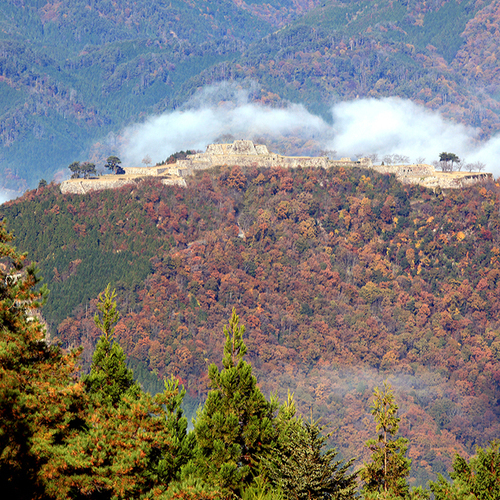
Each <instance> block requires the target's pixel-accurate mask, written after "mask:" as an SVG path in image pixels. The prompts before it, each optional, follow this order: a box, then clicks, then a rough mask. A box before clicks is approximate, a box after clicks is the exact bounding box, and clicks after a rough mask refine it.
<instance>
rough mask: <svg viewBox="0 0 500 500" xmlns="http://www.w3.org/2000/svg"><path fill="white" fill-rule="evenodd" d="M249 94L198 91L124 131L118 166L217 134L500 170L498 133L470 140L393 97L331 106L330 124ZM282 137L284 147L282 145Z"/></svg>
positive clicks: (468, 133)
mask: <svg viewBox="0 0 500 500" xmlns="http://www.w3.org/2000/svg"><path fill="white" fill-rule="evenodd" d="M249 95H250V93H249V92H248V91H244V90H241V89H236V87H235V86H234V85H227V84H226V85H218V86H211V87H208V88H205V89H203V90H201V91H200V92H199V93H198V94H197V95H196V97H195V98H194V99H193V100H192V101H191V102H189V103H188V104H187V105H186V106H185V107H184V109H183V110H177V111H173V112H169V113H165V114H162V115H160V116H152V117H150V118H149V119H147V120H146V121H145V122H143V123H141V124H136V125H133V126H131V127H129V128H128V129H126V130H125V132H124V142H123V143H122V147H121V151H120V152H119V154H120V157H121V158H122V160H123V164H124V166H141V162H143V160H144V158H146V157H148V158H150V159H151V161H152V163H153V164H154V163H157V162H161V161H162V160H165V159H166V158H167V157H168V156H169V155H170V154H172V153H174V152H176V151H180V150H187V149H190V150H202V151H204V150H205V148H206V146H207V145H208V144H210V143H211V142H214V141H215V140H216V139H217V138H220V137H221V136H229V137H230V136H232V137H234V138H235V139H257V140H258V139H259V138H266V139H267V142H268V143H269V144H270V145H271V146H273V145H276V144H279V145H280V147H278V148H277V149H278V150H276V149H275V150H274V151H275V152H277V153H281V154H292V155H293V154H295V152H294V150H293V147H290V144H296V143H297V142H301V144H302V146H303V147H304V148H305V150H306V151H307V152H308V153H311V152H314V153H315V154H319V153H320V151H328V150H329V151H335V153H334V154H335V157H338V158H340V157H352V158H356V157H359V156H360V155H366V156H367V155H374V154H377V155H378V157H379V158H380V159H382V158H383V157H384V156H386V155H393V154H398V155H401V156H406V157H408V158H409V161H410V162H412V163H414V162H417V159H419V162H425V163H432V162H433V161H436V160H439V154H440V153H441V152H450V153H455V154H456V155H457V156H458V157H459V158H460V159H462V160H464V161H465V162H467V163H474V162H482V163H484V164H485V165H486V171H489V172H493V173H494V174H495V175H498V174H499V173H500V164H499V162H498V161H497V158H498V157H499V155H500V136H498V135H497V136H495V137H493V138H491V139H490V140H489V141H487V142H483V143H479V142H478V141H477V131H476V130H475V129H472V128H471V127H467V126H465V125H462V124H456V123H452V122H450V121H447V120H445V119H444V118H443V117H442V116H441V115H440V114H439V113H438V112H436V111H431V110H428V109H426V108H424V107H423V106H420V105H417V104H415V103H413V102H412V101H409V100H403V99H399V98H395V97H387V98H383V99H358V100H355V101H349V102H341V103H336V104H334V105H332V106H331V107H330V113H331V117H332V121H331V123H327V122H326V121H325V120H324V119H322V118H320V117H318V116H316V115H313V114H312V113H310V112H309V111H307V109H306V108H305V107H304V106H302V105H298V104H289V105H288V106H286V107H281V108H273V107H268V106H264V105H260V104H258V103H254V102H250V98H249ZM287 139H288V142H287Z"/></svg>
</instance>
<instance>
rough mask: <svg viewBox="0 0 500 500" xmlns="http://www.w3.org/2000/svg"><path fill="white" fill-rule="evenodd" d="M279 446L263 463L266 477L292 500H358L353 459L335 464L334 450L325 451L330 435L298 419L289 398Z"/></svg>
mask: <svg viewBox="0 0 500 500" xmlns="http://www.w3.org/2000/svg"><path fill="white" fill-rule="evenodd" d="M277 428H278V430H279V439H278V445H277V446H276V448H275V449H274V450H273V453H271V454H270V455H269V458H268V459H266V460H265V461H264V471H265V475H266V476H267V477H268V478H269V480H270V482H271V483H272V484H273V485H274V486H275V487H277V488H278V490H279V491H283V492H284V495H285V497H286V498H287V499H290V500H315V499H317V500H320V499H322V500H323V499H332V500H348V499H354V498H355V492H356V488H357V484H356V474H348V469H349V468H350V466H351V465H352V463H353V461H354V459H352V460H349V461H347V462H345V463H343V461H342V460H335V458H336V456H337V451H336V450H335V449H330V450H327V451H326V452H324V451H323V448H324V447H325V444H326V441H327V439H328V435H326V436H323V435H322V434H321V430H322V428H321V427H320V426H319V425H318V423H317V422H314V421H311V422H306V421H304V420H303V419H302V417H300V418H297V417H295V404H294V402H293V398H292V397H291V396H290V395H289V397H288V401H287V402H286V403H285V404H284V405H283V406H282V407H281V408H280V412H279V414H278V417H277Z"/></svg>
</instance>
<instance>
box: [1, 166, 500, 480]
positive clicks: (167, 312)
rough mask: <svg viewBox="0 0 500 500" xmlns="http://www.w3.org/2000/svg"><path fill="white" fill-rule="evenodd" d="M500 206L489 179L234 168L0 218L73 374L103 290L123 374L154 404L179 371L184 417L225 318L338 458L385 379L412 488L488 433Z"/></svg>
mask: <svg viewBox="0 0 500 500" xmlns="http://www.w3.org/2000/svg"><path fill="white" fill-rule="evenodd" d="M499 196H500V188H499V186H498V185H497V184H495V183H493V182H490V183H486V184H480V185H477V186H475V187H471V188H468V189H464V190H450V191H447V192H446V193H441V192H439V191H437V192H432V191H430V190H427V189H425V188H422V187H417V186H403V185H401V184H400V183H399V182H397V181H396V179H395V178H394V177H393V176H388V175H379V174H376V173H375V172H373V171H369V170H362V169H356V168H354V169H342V168H333V169H331V170H328V171H325V170H322V169H302V168H299V169H296V170H286V169H283V168H279V167H276V168H272V169H258V168H255V169H250V170H248V171H242V170H241V169H239V168H238V167H234V168H231V169H225V168H219V169H215V170H213V171H205V172H200V173H199V174H198V176H197V177H195V178H193V179H191V180H190V181H189V182H188V186H187V188H180V187H166V186H163V185H161V184H158V183H156V182H155V181H154V180H148V181H144V182H142V183H141V184H139V185H138V186H135V187H124V188H122V189H119V190H109V191H102V192H96V193H92V194H89V195H62V194H61V193H60V192H59V189H58V186H55V185H49V186H47V187H41V188H39V189H38V190H36V191H30V192H28V193H26V195H25V196H23V197H22V198H20V199H19V200H16V201H13V202H9V203H7V204H5V205H3V206H2V207H1V216H2V217H3V218H5V220H6V222H7V224H8V226H9V228H10V229H11V230H12V231H13V232H14V233H15V234H16V235H17V240H16V244H17V246H18V248H19V249H20V250H22V251H28V252H29V254H30V256H31V258H32V259H33V260H34V261H35V262H36V263H37V265H38V266H39V267H40V269H41V271H42V274H43V275H44V276H45V279H46V282H47V283H48V285H49V288H50V289H51V293H50V295H49V296H48V299H47V304H46V306H45V308H44V317H45V319H46V320H47V322H48V325H49V332H50V336H51V339H52V340H53V341H57V342H61V343H62V345H63V346H64V347H66V348H70V347H78V346H80V345H82V346H83V347H84V351H83V354H82V362H83V366H84V369H88V366H89V364H90V361H91V356H92V352H93V349H94V346H95V344H96V342H97V340H98V338H99V331H98V330H96V328H95V326H94V323H93V320H92V317H93V314H94V311H95V308H96V300H95V297H96V296H97V294H98V293H99V291H100V290H102V289H104V288H105V286H106V284H107V283H110V282H111V284H112V286H113V287H114V288H116V290H117V293H118V302H119V307H120V310H121V318H120V320H119V321H118V323H117V325H116V338H117V339H118V341H119V342H120V345H121V346H122V347H123V349H124V351H125V353H126V355H127V356H128V357H129V366H131V367H133V368H134V370H135V371H136V376H139V377H140V378H139V380H140V381H141V383H143V387H145V388H148V389H149V390H151V391H153V392H155V391H156V390H158V379H157V378H156V377H157V376H159V377H160V378H162V377H169V376H170V375H171V374H173V375H174V376H176V377H177V378H178V379H179V380H180V381H181V383H182V384H183V385H184V386H185V387H186V390H187V395H186V403H187V410H188V412H194V409H195V408H196V406H197V404H198V402H200V401H203V400H204V399H205V397H206V394H207V388H208V379H207V363H211V362H215V363H217V362H218V360H219V353H220V352H221V349H222V339H221V337H220V335H219V334H218V332H220V331H222V327H223V325H224V324H225V322H226V321H227V319H226V318H228V317H229V316H230V313H231V310H232V308H233V307H236V308H237V310H238V313H239V314H240V315H241V318H242V321H243V322H244V324H245V325H246V327H247V332H248V337H247V338H246V340H245V342H246V345H247V347H248V359H249V361H250V362H251V363H252V365H253V369H254V370H255V373H256V375H257V377H258V379H259V383H260V385H261V388H262V391H263V393H264V394H266V395H269V394H270V393H271V392H277V393H278V395H279V396H280V397H281V398H285V397H286V394H287V392H288V390H291V391H293V392H294V394H295V399H296V402H297V408H298V410H299V411H300V412H301V413H302V414H310V413H312V416H313V418H315V419H317V418H320V417H321V418H322V419H323V421H324V422H325V423H326V422H328V424H327V425H328V426H329V427H328V429H327V430H332V431H334V433H333V434H332V436H331V437H330V443H331V444H333V445H335V446H336V447H337V449H338V452H339V454H340V456H341V457H342V458H351V457H353V456H358V455H359V450H360V449H361V445H362V443H364V442H365V441H366V440H367V439H368V438H369V437H370V435H371V434H370V433H371V424H370V423H369V422H368V421H367V419H366V418H367V415H369V410H368V406H369V404H370V398H371V393H372V389H373V386H374V385H377V384H381V383H382V381H383V380H384V379H386V378H388V379H389V381H390V382H391V384H392V385H393V386H394V388H395V391H396V394H397V397H398V400H399V402H400V413H401V418H402V420H401V425H400V432H401V433H402V435H403V436H404V437H406V438H408V439H409V441H410V446H409V450H408V453H409V456H410V457H411V458H412V460H413V466H412V477H411V478H410V484H412V485H415V484H425V482H426V481H427V480H428V479H432V478H436V474H437V473H444V472H445V471H446V470H449V469H450V468H451V464H452V460H453V456H454V454H455V452H459V453H460V454H463V455H464V456H468V455H469V454H472V453H473V452H474V450H475V447H476V446H485V445H487V443H488V442H489V441H490V440H492V439H494V438H496V437H497V436H498V432H499V424H500V415H499V413H498V405H497V403H496V402H497V399H498V397H499V390H500V387H499V383H500V339H499V331H500V326H499V317H498V303H499V301H498V293H499V292H498V290H499V288H498V287H499V286H500V280H499V279H498V277H499V276H500V269H499V266H500V262H499V255H500V250H499V249H500V235H499V214H498V211H497V210H496V209H495V207H496V205H498V204H499V203H500V201H499V200H500V199H499Z"/></svg>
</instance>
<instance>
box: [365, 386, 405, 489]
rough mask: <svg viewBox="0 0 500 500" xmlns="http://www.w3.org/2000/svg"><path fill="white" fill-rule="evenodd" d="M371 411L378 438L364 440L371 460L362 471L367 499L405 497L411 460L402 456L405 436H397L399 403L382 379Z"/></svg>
mask: <svg viewBox="0 0 500 500" xmlns="http://www.w3.org/2000/svg"><path fill="white" fill-rule="evenodd" d="M371 413H372V415H373V416H374V418H375V421H376V422H377V426H376V431H377V432H378V437H377V438H376V439H370V440H368V441H367V442H366V444H365V446H367V447H368V448H369V449H370V450H371V452H372V457H371V458H372V459H371V462H369V463H365V464H364V467H363V469H362V470H361V474H360V475H361V479H362V480H363V481H364V483H365V484H364V492H365V494H366V498H379V495H380V496H381V497H382V498H393V497H403V498H405V497H407V496H408V494H409V490H408V483H407V482H406V478H407V477H408V475H409V474H410V465H411V460H410V459H409V458H406V457H405V454H406V450H407V449H408V439H405V438H403V437H398V438H396V437H395V436H396V434H397V433H398V430H399V422H400V420H401V419H400V418H399V417H398V415H397V414H398V405H397V404H396V402H395V400H394V392H393V390H392V387H391V385H390V384H388V383H387V381H386V382H384V387H383V389H382V390H380V389H379V388H378V387H375V390H374V398H373V403H372V406H371Z"/></svg>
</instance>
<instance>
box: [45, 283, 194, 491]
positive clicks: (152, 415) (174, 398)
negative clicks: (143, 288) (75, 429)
mask: <svg viewBox="0 0 500 500" xmlns="http://www.w3.org/2000/svg"><path fill="white" fill-rule="evenodd" d="M115 298H116V293H115V291H114V290H113V292H111V289H110V286H109V285H108V287H107V288H106V290H105V291H104V292H103V293H102V294H100V296H99V303H98V307H97V308H98V312H97V313H96V315H95V317H94V321H95V324H96V326H97V327H98V328H99V329H100V330H101V331H102V336H101V338H100V340H99V342H98V343H97V345H96V350H95V352H94V356H93V360H92V367H91V372H90V374H89V375H87V376H85V377H83V383H84V386H85V388H86V392H87V395H88V398H89V403H88V416H87V419H88V420H87V425H86V428H85V429H84V430H82V432H81V433H80V434H79V435H78V436H77V437H76V438H75V439H73V440H72V442H71V446H70V447H68V448H65V449H62V450H61V453H60V461H59V463H58V467H59V473H60V477H59V478H58V481H55V482H54V483H55V485H57V495H58V497H59V498H72V497H76V498H83V497H91V498H120V499H121V498H123V499H129V498H143V497H145V496H148V495H153V496H155V497H157V496H159V495H161V494H162V493H165V491H166V490H167V488H168V485H169V484H170V483H171V482H172V481H174V480H177V479H179V478H180V471H181V469H182V467H183V465H185V463H186V462H187V461H188V460H189V459H191V458H192V448H193V443H192V438H191V440H190V439H189V438H188V435H187V419H186V418H185V417H183V415H182V409H181V403H182V399H183V397H184V395H185V390H184V389H182V390H180V389H179V382H178V380H176V379H174V378H172V379H170V380H168V381H165V388H164V391H163V392H162V393H159V394H156V395H155V396H154V397H152V396H151V395H150V394H148V393H145V392H143V391H142V390H141V388H140V387H139V386H138V385H137V384H136V383H135V382H134V380H133V373H132V371H131V370H129V369H128V368H127V367H126V365H125V355H124V353H123V350H122V349H121V348H120V346H119V345H118V343H117V342H115V341H113V334H114V326H113V325H114V324H115V323H116V321H117V320H118V317H119V314H118V311H117V308H116V307H117V306H116V301H115Z"/></svg>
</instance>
